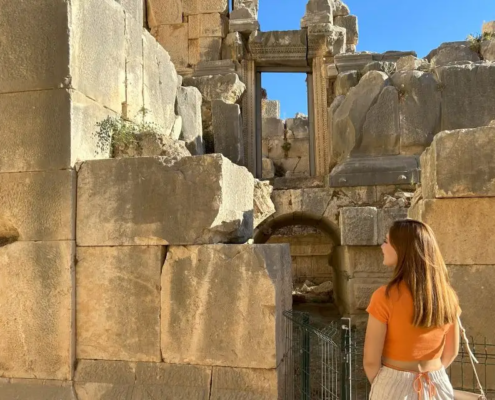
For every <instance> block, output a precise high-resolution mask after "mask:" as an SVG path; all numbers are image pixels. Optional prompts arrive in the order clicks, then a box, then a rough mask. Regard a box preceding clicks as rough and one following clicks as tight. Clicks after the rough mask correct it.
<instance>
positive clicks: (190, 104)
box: [177, 87, 204, 155]
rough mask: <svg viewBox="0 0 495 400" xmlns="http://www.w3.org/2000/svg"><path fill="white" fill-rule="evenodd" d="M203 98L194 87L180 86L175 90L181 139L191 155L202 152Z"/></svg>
mask: <svg viewBox="0 0 495 400" xmlns="http://www.w3.org/2000/svg"><path fill="white" fill-rule="evenodd" d="M202 101H203V98H202V97H201V93H200V91H199V90H198V89H197V88H195V87H180V88H179V89H178V92H177V112H178V114H179V115H180V116H181V117H182V133H181V139H182V140H184V141H185V142H186V145H187V148H188V149H189V151H190V152H191V154H193V155H201V154H204V144H203V123H202V119H201V118H202V117H201V103H202Z"/></svg>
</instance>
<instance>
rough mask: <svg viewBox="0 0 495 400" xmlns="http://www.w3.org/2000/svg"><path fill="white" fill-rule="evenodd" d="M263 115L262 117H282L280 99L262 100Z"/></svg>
mask: <svg viewBox="0 0 495 400" xmlns="http://www.w3.org/2000/svg"><path fill="white" fill-rule="evenodd" d="M261 117H262V118H280V101H278V100H266V99H262V100H261Z"/></svg>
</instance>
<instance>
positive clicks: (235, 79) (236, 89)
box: [183, 73, 246, 103]
mask: <svg viewBox="0 0 495 400" xmlns="http://www.w3.org/2000/svg"><path fill="white" fill-rule="evenodd" d="M183 85H184V86H194V87H196V88H197V89H198V90H199V91H200V92H201V95H202V96H203V101H204V102H212V101H213V100H223V101H225V102H226V103H237V102H238V101H239V100H240V98H241V96H242V94H243V93H244V91H245V90H246V85H244V83H242V82H241V81H240V79H239V75H237V74H234V73H231V74H225V75H212V76H200V77H188V78H185V79H184V82H183Z"/></svg>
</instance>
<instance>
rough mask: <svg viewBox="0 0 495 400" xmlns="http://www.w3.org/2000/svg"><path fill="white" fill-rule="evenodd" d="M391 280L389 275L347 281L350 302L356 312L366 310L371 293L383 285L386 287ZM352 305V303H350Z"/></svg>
mask: <svg viewBox="0 0 495 400" xmlns="http://www.w3.org/2000/svg"><path fill="white" fill-rule="evenodd" d="M390 278H391V274H390V275H389V276H387V277H384V278H375V279H370V278H364V279H363V278H355V279H351V280H350V281H349V284H350V285H351V293H352V296H351V300H352V301H353V303H354V307H355V309H356V310H358V311H364V310H366V308H368V306H369V304H370V300H371V296H372V295H373V293H374V292H375V291H376V290H377V289H378V288H379V287H380V286H383V285H386V284H387V283H388V282H389V280H390ZM351 304H352V303H351Z"/></svg>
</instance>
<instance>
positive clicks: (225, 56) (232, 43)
mask: <svg viewBox="0 0 495 400" xmlns="http://www.w3.org/2000/svg"><path fill="white" fill-rule="evenodd" d="M246 51H247V50H246V45H245V44H244V40H243V38H242V35H241V34H240V33H239V32H232V33H229V34H227V36H226V37H225V39H224V40H223V42H222V60H237V61H241V60H242V59H243V58H244V54H245V53H246Z"/></svg>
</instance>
